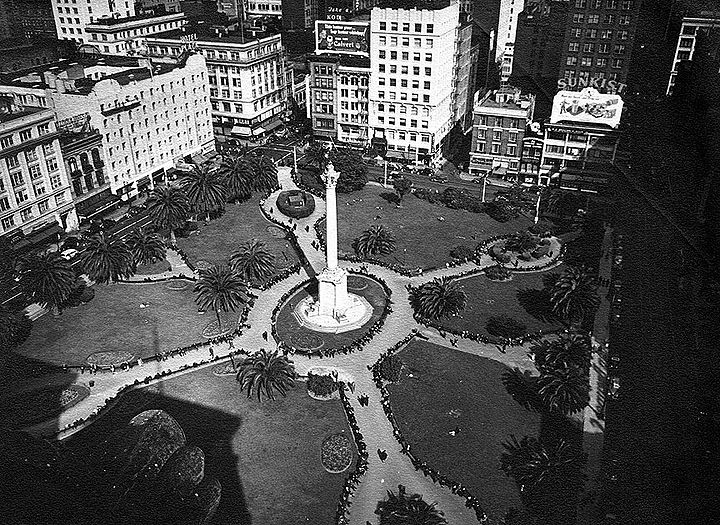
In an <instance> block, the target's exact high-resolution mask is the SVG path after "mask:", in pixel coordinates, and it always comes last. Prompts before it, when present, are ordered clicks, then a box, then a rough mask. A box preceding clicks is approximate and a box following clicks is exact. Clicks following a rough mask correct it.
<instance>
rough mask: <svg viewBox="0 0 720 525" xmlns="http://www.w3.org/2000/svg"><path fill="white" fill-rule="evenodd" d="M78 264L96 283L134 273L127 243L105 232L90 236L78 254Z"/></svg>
mask: <svg viewBox="0 0 720 525" xmlns="http://www.w3.org/2000/svg"><path fill="white" fill-rule="evenodd" d="M80 265H81V266H82V268H83V271H84V272H85V273H87V274H88V276H89V277H90V279H92V280H93V281H95V282H98V283H107V282H110V281H114V282H117V281H119V280H120V279H122V278H127V277H130V276H131V275H132V274H133V273H134V272H133V267H134V261H133V255H132V253H131V252H130V248H128V245H127V244H125V242H124V241H123V240H122V239H116V238H113V237H112V236H107V235H105V232H100V233H96V234H95V235H93V236H92V237H90V239H89V240H88V242H87V244H86V246H85V250H83V252H82V254H81V255H80Z"/></svg>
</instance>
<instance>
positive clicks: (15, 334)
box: [0, 305, 31, 359]
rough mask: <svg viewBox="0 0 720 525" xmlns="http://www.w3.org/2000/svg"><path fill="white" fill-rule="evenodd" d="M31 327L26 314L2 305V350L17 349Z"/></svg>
mask: <svg viewBox="0 0 720 525" xmlns="http://www.w3.org/2000/svg"><path fill="white" fill-rule="evenodd" d="M30 327H31V323H30V319H28V316H27V314H25V312H23V311H17V310H12V309H10V308H8V307H7V306H3V305H0V348H3V349H11V348H14V347H16V346H17V345H18V344H20V342H21V341H22V340H23V339H24V338H25V337H26V336H27V334H28V333H29V331H30ZM0 359H2V356H0Z"/></svg>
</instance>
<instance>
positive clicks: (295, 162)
mask: <svg viewBox="0 0 720 525" xmlns="http://www.w3.org/2000/svg"><path fill="white" fill-rule="evenodd" d="M293 168H294V169H295V174H297V146H293Z"/></svg>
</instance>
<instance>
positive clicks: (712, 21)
mask: <svg viewBox="0 0 720 525" xmlns="http://www.w3.org/2000/svg"><path fill="white" fill-rule="evenodd" d="M718 28H720V9H718V10H717V11H700V12H699V13H697V14H696V15H689V16H684V17H683V19H682V26H681V27H680V36H679V38H678V39H677V46H676V49H675V54H674V58H673V65H672V71H670V80H669V81H668V86H667V94H668V95H670V94H672V92H673V88H674V86H675V79H676V78H677V75H678V68H679V66H680V64H681V63H682V62H684V61H690V60H692V59H693V56H694V54H695V48H696V40H697V35H698V34H700V33H704V34H709V33H710V32H712V31H716V30H717V29H718Z"/></svg>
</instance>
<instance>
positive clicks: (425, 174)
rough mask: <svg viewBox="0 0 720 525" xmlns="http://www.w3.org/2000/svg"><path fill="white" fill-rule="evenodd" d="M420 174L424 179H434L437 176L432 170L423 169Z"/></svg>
mask: <svg viewBox="0 0 720 525" xmlns="http://www.w3.org/2000/svg"><path fill="white" fill-rule="evenodd" d="M418 174H420V175H422V176H423V177H432V176H433V175H434V174H435V170H433V169H432V168H421V169H420V171H419V172H418Z"/></svg>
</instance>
